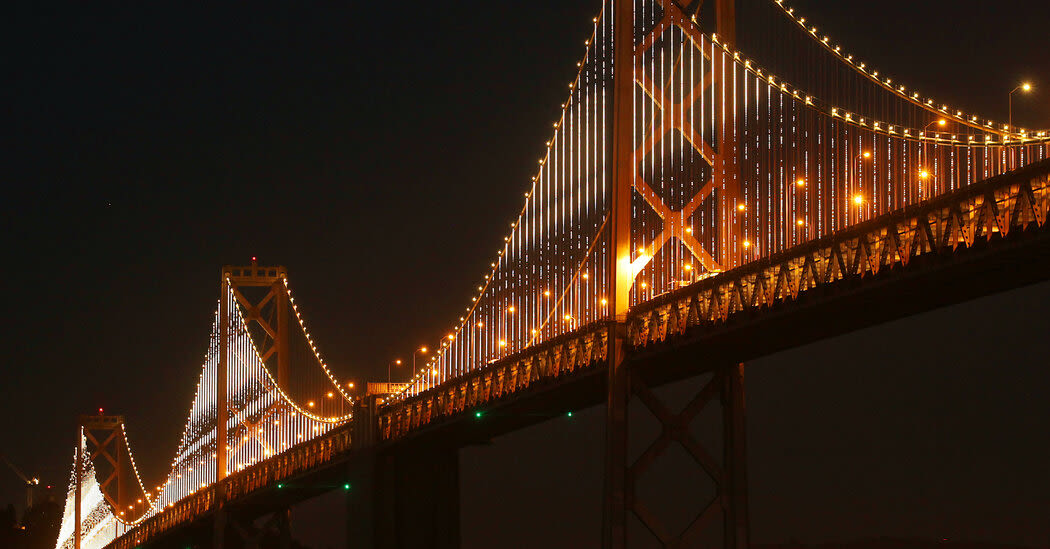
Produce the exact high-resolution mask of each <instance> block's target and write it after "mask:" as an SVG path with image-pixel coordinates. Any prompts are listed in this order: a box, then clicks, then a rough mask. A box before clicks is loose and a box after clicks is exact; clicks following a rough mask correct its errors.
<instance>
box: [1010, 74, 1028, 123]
mask: <svg viewBox="0 0 1050 549" xmlns="http://www.w3.org/2000/svg"><path fill="white" fill-rule="evenodd" d="M1016 91H1023V92H1025V93H1028V92H1030V91H1032V85H1031V84H1030V83H1028V82H1022V83H1021V84H1019V85H1018V86H1017V87H1016V88H1014V89H1012V90H1010V95H1009V104H1010V118H1009V120H1008V121H1007V124H1009V125H1010V129H1013V127H1014V92H1016Z"/></svg>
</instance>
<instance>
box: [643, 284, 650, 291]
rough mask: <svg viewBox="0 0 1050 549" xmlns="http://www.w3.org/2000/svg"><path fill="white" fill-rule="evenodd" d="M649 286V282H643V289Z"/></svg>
mask: <svg viewBox="0 0 1050 549" xmlns="http://www.w3.org/2000/svg"><path fill="white" fill-rule="evenodd" d="M648 287H649V283H648V282H642V289H643V290H644V289H645V288H648Z"/></svg>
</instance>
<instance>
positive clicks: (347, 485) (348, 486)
mask: <svg viewBox="0 0 1050 549" xmlns="http://www.w3.org/2000/svg"><path fill="white" fill-rule="evenodd" d="M349 489H350V483H349V482H347V483H346V484H343V490H349Z"/></svg>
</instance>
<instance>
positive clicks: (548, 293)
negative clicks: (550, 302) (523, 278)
mask: <svg viewBox="0 0 1050 549" xmlns="http://www.w3.org/2000/svg"><path fill="white" fill-rule="evenodd" d="M543 296H544V297H550V296H551V291H550V290H543Z"/></svg>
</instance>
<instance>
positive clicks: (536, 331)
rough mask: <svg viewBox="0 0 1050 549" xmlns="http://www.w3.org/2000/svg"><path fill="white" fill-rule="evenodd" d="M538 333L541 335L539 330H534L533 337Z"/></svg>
mask: <svg viewBox="0 0 1050 549" xmlns="http://www.w3.org/2000/svg"><path fill="white" fill-rule="evenodd" d="M538 333H540V332H539V331H538V330H536V329H535V328H533V329H532V335H536V334H538Z"/></svg>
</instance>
